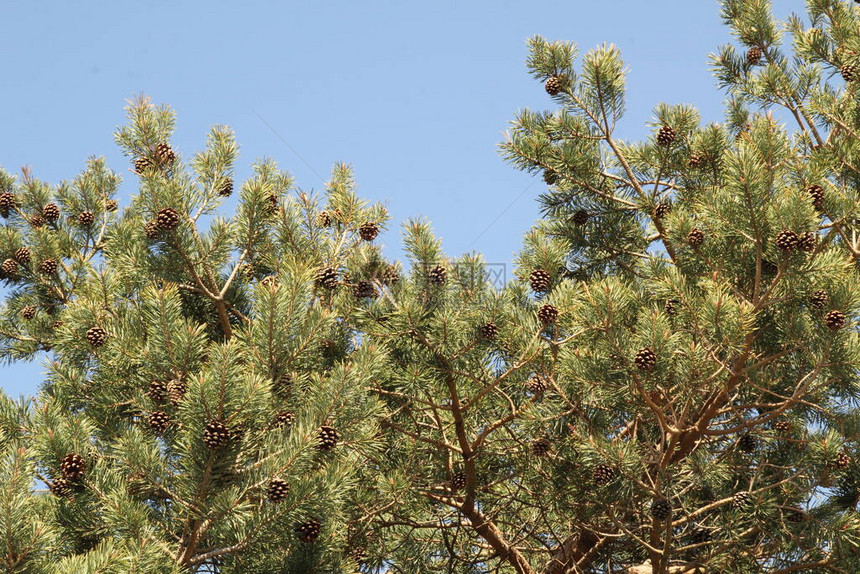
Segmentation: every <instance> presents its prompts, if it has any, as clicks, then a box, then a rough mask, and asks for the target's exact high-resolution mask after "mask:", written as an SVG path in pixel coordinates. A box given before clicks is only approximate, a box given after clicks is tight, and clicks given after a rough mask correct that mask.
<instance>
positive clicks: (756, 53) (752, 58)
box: [747, 46, 763, 66]
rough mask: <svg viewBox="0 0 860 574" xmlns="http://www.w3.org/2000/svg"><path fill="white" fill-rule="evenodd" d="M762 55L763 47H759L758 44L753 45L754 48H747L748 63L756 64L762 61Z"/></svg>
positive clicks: (750, 64)
mask: <svg viewBox="0 0 860 574" xmlns="http://www.w3.org/2000/svg"><path fill="white" fill-rule="evenodd" d="M762 55H763V53H762V51H761V48H759V47H758V46H753V47H752V48H750V49H749V50H747V65H749V66H755V65H756V64H758V63H759V62H760V61H761V57H762Z"/></svg>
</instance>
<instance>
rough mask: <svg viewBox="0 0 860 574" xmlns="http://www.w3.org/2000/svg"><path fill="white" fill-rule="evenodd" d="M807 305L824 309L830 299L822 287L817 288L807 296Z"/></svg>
mask: <svg viewBox="0 0 860 574" xmlns="http://www.w3.org/2000/svg"><path fill="white" fill-rule="evenodd" d="M808 301H809V306H810V307H812V308H813V309H824V306H825V305H827V302H828V301H830V296H829V295H828V294H827V291H825V290H824V289H818V290H817V291H814V292H813V293H812V294H811V295H810V296H809V299H808Z"/></svg>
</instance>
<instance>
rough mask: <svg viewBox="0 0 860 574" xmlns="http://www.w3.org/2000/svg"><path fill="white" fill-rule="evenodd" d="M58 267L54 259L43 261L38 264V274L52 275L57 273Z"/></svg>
mask: <svg viewBox="0 0 860 574" xmlns="http://www.w3.org/2000/svg"><path fill="white" fill-rule="evenodd" d="M58 268H59V265H58V264H57V261H56V260H55V259H45V260H44V261H42V263H41V264H39V273H41V274H42V275H53V274H54V273H56V272H57V269H58Z"/></svg>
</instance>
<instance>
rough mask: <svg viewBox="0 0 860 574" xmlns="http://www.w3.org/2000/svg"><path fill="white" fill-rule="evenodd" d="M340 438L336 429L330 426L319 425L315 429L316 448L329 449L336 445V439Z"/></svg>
mask: <svg viewBox="0 0 860 574" xmlns="http://www.w3.org/2000/svg"><path fill="white" fill-rule="evenodd" d="M338 440H340V435H339V434H338V432H337V430H335V429H334V428H333V427H330V426H321V427H320V428H319V431H317V449H319V450H324V451H326V450H331V449H333V448H334V447H335V446H337V441H338Z"/></svg>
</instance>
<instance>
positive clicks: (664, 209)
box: [654, 201, 672, 219]
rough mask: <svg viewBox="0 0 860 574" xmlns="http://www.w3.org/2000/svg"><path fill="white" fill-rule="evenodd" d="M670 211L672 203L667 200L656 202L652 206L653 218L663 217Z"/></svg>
mask: <svg viewBox="0 0 860 574" xmlns="http://www.w3.org/2000/svg"><path fill="white" fill-rule="evenodd" d="M670 211H672V204H671V203H667V202H665V201H664V202H661V203H658V204H657V205H656V206H654V219H663V218H664V217H666V216H667V215H669V212H670Z"/></svg>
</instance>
